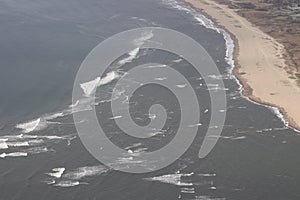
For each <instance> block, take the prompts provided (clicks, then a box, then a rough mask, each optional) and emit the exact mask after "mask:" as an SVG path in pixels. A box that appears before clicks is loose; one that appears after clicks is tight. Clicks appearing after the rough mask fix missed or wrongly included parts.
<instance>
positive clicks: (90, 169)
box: [63, 165, 109, 180]
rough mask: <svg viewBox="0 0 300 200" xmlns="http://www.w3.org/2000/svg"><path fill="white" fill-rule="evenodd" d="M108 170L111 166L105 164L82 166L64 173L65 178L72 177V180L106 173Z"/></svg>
mask: <svg viewBox="0 0 300 200" xmlns="http://www.w3.org/2000/svg"><path fill="white" fill-rule="evenodd" d="M108 170H109V168H107V167H105V166H103V165H98V166H86V167H80V168H77V169H75V170H72V171H70V172H68V173H66V174H64V175H63V178H65V179H72V180H80V179H82V178H85V177H88V176H96V175H101V174H103V173H106V172H107V171H108Z"/></svg>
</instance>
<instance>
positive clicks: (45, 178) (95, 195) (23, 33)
mask: <svg viewBox="0 0 300 200" xmlns="http://www.w3.org/2000/svg"><path fill="white" fill-rule="evenodd" d="M0 25H1V29H0V35H1V37H0V66H1V73H0V80H1V84H0V94H1V103H0V113H1V114H0V125H1V132H0V135H1V138H2V140H3V139H7V138H9V137H8V136H9V135H19V134H21V130H19V129H16V128H14V127H15V125H16V124H18V123H20V122H26V121H27V120H32V119H36V118H39V117H40V116H43V115H44V114H45V113H52V112H56V111H59V110H63V109H66V108H67V107H68V105H70V104H71V96H72V86H73V82H74V78H75V75H76V72H77V70H78V68H79V66H80V64H81V62H82V60H83V59H84V58H85V56H86V55H87V54H88V53H89V52H90V51H91V50H92V48H94V47H95V46H96V45H97V44H98V43H99V42H101V41H103V40H104V39H105V38H107V37H109V36H111V35H113V34H116V33H118V32H121V31H124V30H128V29H132V28H138V27H146V26H160V27H165V28H171V29H174V30H178V31H180V32H183V33H185V34H187V35H188V36H190V37H192V38H193V39H195V40H196V41H198V42H199V43H200V44H201V45H202V46H203V47H204V48H205V49H206V50H207V51H208V52H209V54H210V55H211V57H212V58H213V59H214V61H215V62H216V64H217V66H218V68H219V70H220V72H221V73H222V74H223V75H224V82H225V86H226V88H229V90H228V91H227V99H228V108H227V119H226V123H225V127H224V130H223V132H222V137H221V138H220V140H219V141H218V143H217V145H216V147H215V148H214V150H213V151H212V152H211V153H210V154H209V156H207V157H206V158H204V159H201V160H200V159H199V158H198V157H197V155H198V151H199V147H200V144H201V141H202V139H203V137H201V134H199V135H200V136H199V137H197V138H196V139H195V141H194V143H193V145H192V146H191V147H190V149H189V150H188V151H187V152H186V153H185V154H184V155H183V156H182V157H181V158H180V159H178V160H177V161H176V162H175V163H174V164H172V165H170V166H169V167H167V168H165V169H162V170H160V171H157V172H153V173H150V174H140V175H134V174H126V173H122V172H118V171H114V170H110V169H107V168H106V167H104V166H102V165H101V163H99V162H98V161H97V160H95V159H94V158H93V157H92V156H91V155H90V154H89V153H88V152H87V150H86V149H85V148H84V147H83V145H82V143H81V142H80V140H79V138H78V137H76V135H77V134H76V130H75V127H74V125H73V124H72V123H73V120H72V116H71V115H65V116H63V117H60V118H56V119H53V120H52V121H56V122H60V123H61V124H48V127H47V128H45V129H43V130H41V131H36V132H31V133H28V134H25V135H31V136H35V138H29V137H28V138H29V139H28V138H22V139H18V137H14V138H10V139H8V141H11V142H20V141H30V142H31V143H32V144H31V143H30V144H29V146H30V147H28V146H26V145H23V146H22V145H21V146H20V147H16V146H15V147H13V146H11V147H9V148H6V149H5V148H3V149H0V154H2V153H12V152H27V153H28V155H27V156H18V157H10V156H8V157H3V158H0V199H1V200H2V199H3V200H10V199H22V200H24V199H28V200H29V199H30V200H34V199H39V200H40V199H57V200H58V199H63V200H65V199H81V200H82V199H101V200H102V199H105V200H106V199H107V200H114V199H118V200H120V199H126V200H127V199H131V200H133V199H138V200H141V199H149V200H150V199H151V200H154V199H156V200H158V199H161V200H166V199H170V200H171V199H172V200H173V199H201V200H202V199H203V200H204V199H215V200H216V199H234V200H235V199H236V200H244V199H249V200H250V199H251V200H253V199H276V200H288V199H295V200H298V199H299V198H300V192H299V191H300V190H299V189H300V188H299V185H300V177H299V176H300V169H299V167H300V157H299V155H298V154H299V152H300V140H299V135H298V134H297V133H296V132H294V131H293V130H290V129H288V128H285V127H284V124H283V123H282V122H281V120H280V119H279V118H277V117H276V116H275V114H274V113H273V112H272V111H271V110H270V109H268V108H266V107H263V106H260V105H256V104H253V103H251V102H249V101H247V100H246V99H244V98H242V97H240V95H239V91H238V88H239V86H238V85H237V83H236V82H235V80H233V79H230V78H226V77H227V76H226V74H227V70H226V69H228V68H229V66H228V64H227V63H226V62H225V60H224V57H225V41H224V39H223V37H222V35H220V34H217V33H216V32H214V31H212V30H210V29H206V28H205V27H203V26H200V25H199V22H197V21H196V20H195V19H194V18H193V16H191V15H190V14H188V13H186V12H184V11H180V10H176V9H174V8H172V7H171V6H169V5H165V4H163V3H162V2H160V1H154V0H153V1H146V0H122V1H116V0H101V1H95V0H87V1H83V0H67V1H63V2H62V1H58V0H54V1H51V2H48V1H32V0H26V1H22V2H19V1H2V2H0ZM148 53H150V54H151V52H148ZM153 55H154V57H155V58H156V59H157V61H161V62H163V61H165V62H167V63H168V62H169V61H170V60H172V59H174V58H172V57H170V58H168V55H164V54H161V53H159V52H156V53H155V52H154V53H153V52H152V56H153ZM142 59H143V57H141V59H138V60H137V61H136V63H134V62H133V63H130V64H129V65H128V67H129V68H130V66H131V65H134V64H138V62H142V61H143V60H142ZM168 59H169V60H168ZM144 61H147V59H146V60H144ZM175 67H176V66H175ZM187 67H188V66H187ZM183 73H184V74H185V76H186V77H187V78H188V79H189V80H191V81H192V80H194V78H195V75H194V73H193V71H190V70H189V69H188V68H187V70H184V71H183ZM193 83H194V85H196V84H199V83H198V82H193ZM111 87H112V85H111V84H110V85H106V86H105V87H103V88H101V89H99V91H98V92H99V94H102V95H101V98H100V99H105V98H109V97H106V96H105V94H107V91H110V90H111ZM144 89H145V91H144V93H143V94H145V95H147V94H150V95H152V97H153V99H154V100H153V101H155V100H156V99H158V98H159V97H161V98H162V99H161V100H160V101H161V102H162V103H165V104H166V105H171V106H170V109H171V110H174V111H176V109H178V108H176V106H177V102H176V101H175V100H174V102H172V101H171V103H170V101H169V99H170V97H172V95H171V94H169V93H167V92H163V91H159V90H160V89H159V88H155V86H153V87H150V88H144ZM153 90H155V91H156V93H155V94H156V95H153V93H152V91H153ZM203 98H205V97H203ZM153 101H152V102H151V101H149V102H147V103H149V104H151V103H153ZM204 101H209V100H206V99H205V100H204ZM145 106H146V105H145ZM107 107H108V105H107V103H104V104H100V105H99V107H98V109H99V110H102V111H103V112H104V113H105V112H106V109H107ZM108 115H109V113H108ZM172 119H173V120H174V121H172V120H171V121H170V124H171V126H170V127H171V128H172V124H175V125H176V119H177V117H176V112H175V114H174V116H173V118H172ZM49 121H51V120H49ZM102 123H103V124H106V123H109V121H103V122H102ZM175 128H176V127H175ZM107 129H108V131H110V132H111V134H112V135H111V139H113V140H114V141H115V143H116V144H118V145H120V146H123V147H124V148H126V146H127V147H128V146H130V145H133V144H135V143H137V142H139V141H133V140H132V139H131V138H126V137H125V138H124V137H123V138H122V137H121V136H120V137H119V135H117V134H114V133H116V132H118V130H117V129H116V127H114V126H112V127H109V126H108V127H107ZM50 136H56V137H57V138H56V139H55V138H54V139H53V138H51V137H50ZM165 136H166V139H164V140H160V141H159V142H157V143H155V142H149V143H147V145H148V146H147V147H148V148H149V149H151V148H153V149H155V148H159V147H160V145H162V144H164V143H167V142H168V141H169V140H171V139H172V137H173V136H174V135H173V133H172V132H167V133H166V134H165ZM74 137H76V138H74ZM34 139H36V140H39V141H33V140H34ZM34 142H36V143H34ZM33 143H34V144H33ZM0 146H1V140H0ZM37 147H39V148H44V150H45V148H46V150H45V152H43V151H42V150H41V149H37ZM2 155H3V154H2ZM92 166H96V167H94V168H87V167H92ZM82 167H86V168H82ZM53 168H65V171H64V173H63V175H62V177H60V178H59V177H57V178H55V177H53V176H49V175H48V174H46V173H51V172H53V171H52V169H53ZM87 171H88V173H87ZM178 171H180V173H176V172H178ZM83 174H85V175H83ZM153 177H156V178H153ZM176 177H177V179H176ZM77 181H78V182H77ZM59 183H60V185H56V186H55V184H59ZM63 183H65V184H64V186H66V185H68V186H71V185H72V184H75V185H76V183H80V185H76V186H72V187H62V186H63Z"/></svg>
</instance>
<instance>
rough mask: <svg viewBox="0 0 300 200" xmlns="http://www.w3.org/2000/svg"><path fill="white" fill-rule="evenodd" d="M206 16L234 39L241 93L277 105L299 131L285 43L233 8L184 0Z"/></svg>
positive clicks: (299, 109)
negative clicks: (281, 42) (241, 85)
mask: <svg viewBox="0 0 300 200" xmlns="http://www.w3.org/2000/svg"><path fill="white" fill-rule="evenodd" d="M184 1H185V2H187V3H189V4H191V5H192V6H194V7H195V8H197V9H199V10H201V11H202V12H203V13H205V14H206V15H208V16H209V17H210V18H211V19H213V20H214V21H215V22H217V24H218V25H219V26H221V27H223V28H225V29H226V30H227V31H228V32H230V33H231V35H232V36H233V38H234V39H235V43H236V49H235V61H236V66H237V67H236V68H235V70H234V74H235V75H236V76H237V78H238V79H239V80H240V81H241V83H242V84H243V86H244V91H243V95H245V96H247V97H249V98H250V99H252V100H254V101H256V102H259V103H263V104H267V105H271V106H275V107H278V108H279V109H280V111H281V112H282V113H283V115H284V116H285V118H286V119H287V120H288V122H289V124H290V126H292V127H294V128H296V129H298V130H300V106H299V103H300V87H299V86H298V84H297V81H296V79H295V78H293V73H295V72H296V69H293V68H292V66H288V65H287V62H286V60H285V58H284V54H285V49H284V46H283V45H282V44H280V43H278V42H277V41H276V40H275V39H274V38H272V37H271V36H269V35H267V34H265V33H264V32H263V31H261V30H260V29H259V28H258V27H255V26H254V25H253V24H251V23H250V22H249V21H247V20H246V19H245V18H243V17H241V16H240V15H238V14H237V13H236V12H235V10H232V9H230V8H228V7H227V5H221V4H219V3H216V2H214V1H213V0H184Z"/></svg>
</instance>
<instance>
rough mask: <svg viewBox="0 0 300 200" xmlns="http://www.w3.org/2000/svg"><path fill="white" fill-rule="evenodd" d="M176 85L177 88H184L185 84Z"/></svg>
mask: <svg viewBox="0 0 300 200" xmlns="http://www.w3.org/2000/svg"><path fill="white" fill-rule="evenodd" d="M176 87H178V88H185V87H186V84H181V85H176Z"/></svg>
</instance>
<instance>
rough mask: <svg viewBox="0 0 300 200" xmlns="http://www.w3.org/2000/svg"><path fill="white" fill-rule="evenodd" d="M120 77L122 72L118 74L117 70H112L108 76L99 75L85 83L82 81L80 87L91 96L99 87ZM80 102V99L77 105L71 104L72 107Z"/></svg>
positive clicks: (85, 93) (86, 94)
mask: <svg viewBox="0 0 300 200" xmlns="http://www.w3.org/2000/svg"><path fill="white" fill-rule="evenodd" d="M119 77H120V74H118V73H117V72H115V71H112V72H109V73H107V74H106V76H104V77H103V78H100V77H97V78H95V79H94V80H91V81H88V82H85V83H81V84H80V87H81V89H82V90H83V92H84V95H85V96H86V97H90V96H91V95H92V94H94V93H95V91H96V89H97V87H100V86H102V85H106V84H108V83H110V82H112V81H113V80H115V79H117V78H119ZM79 103H80V101H79V102H78V101H77V102H76V103H75V104H77V105H71V107H72V108H74V107H76V106H78V104H79Z"/></svg>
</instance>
